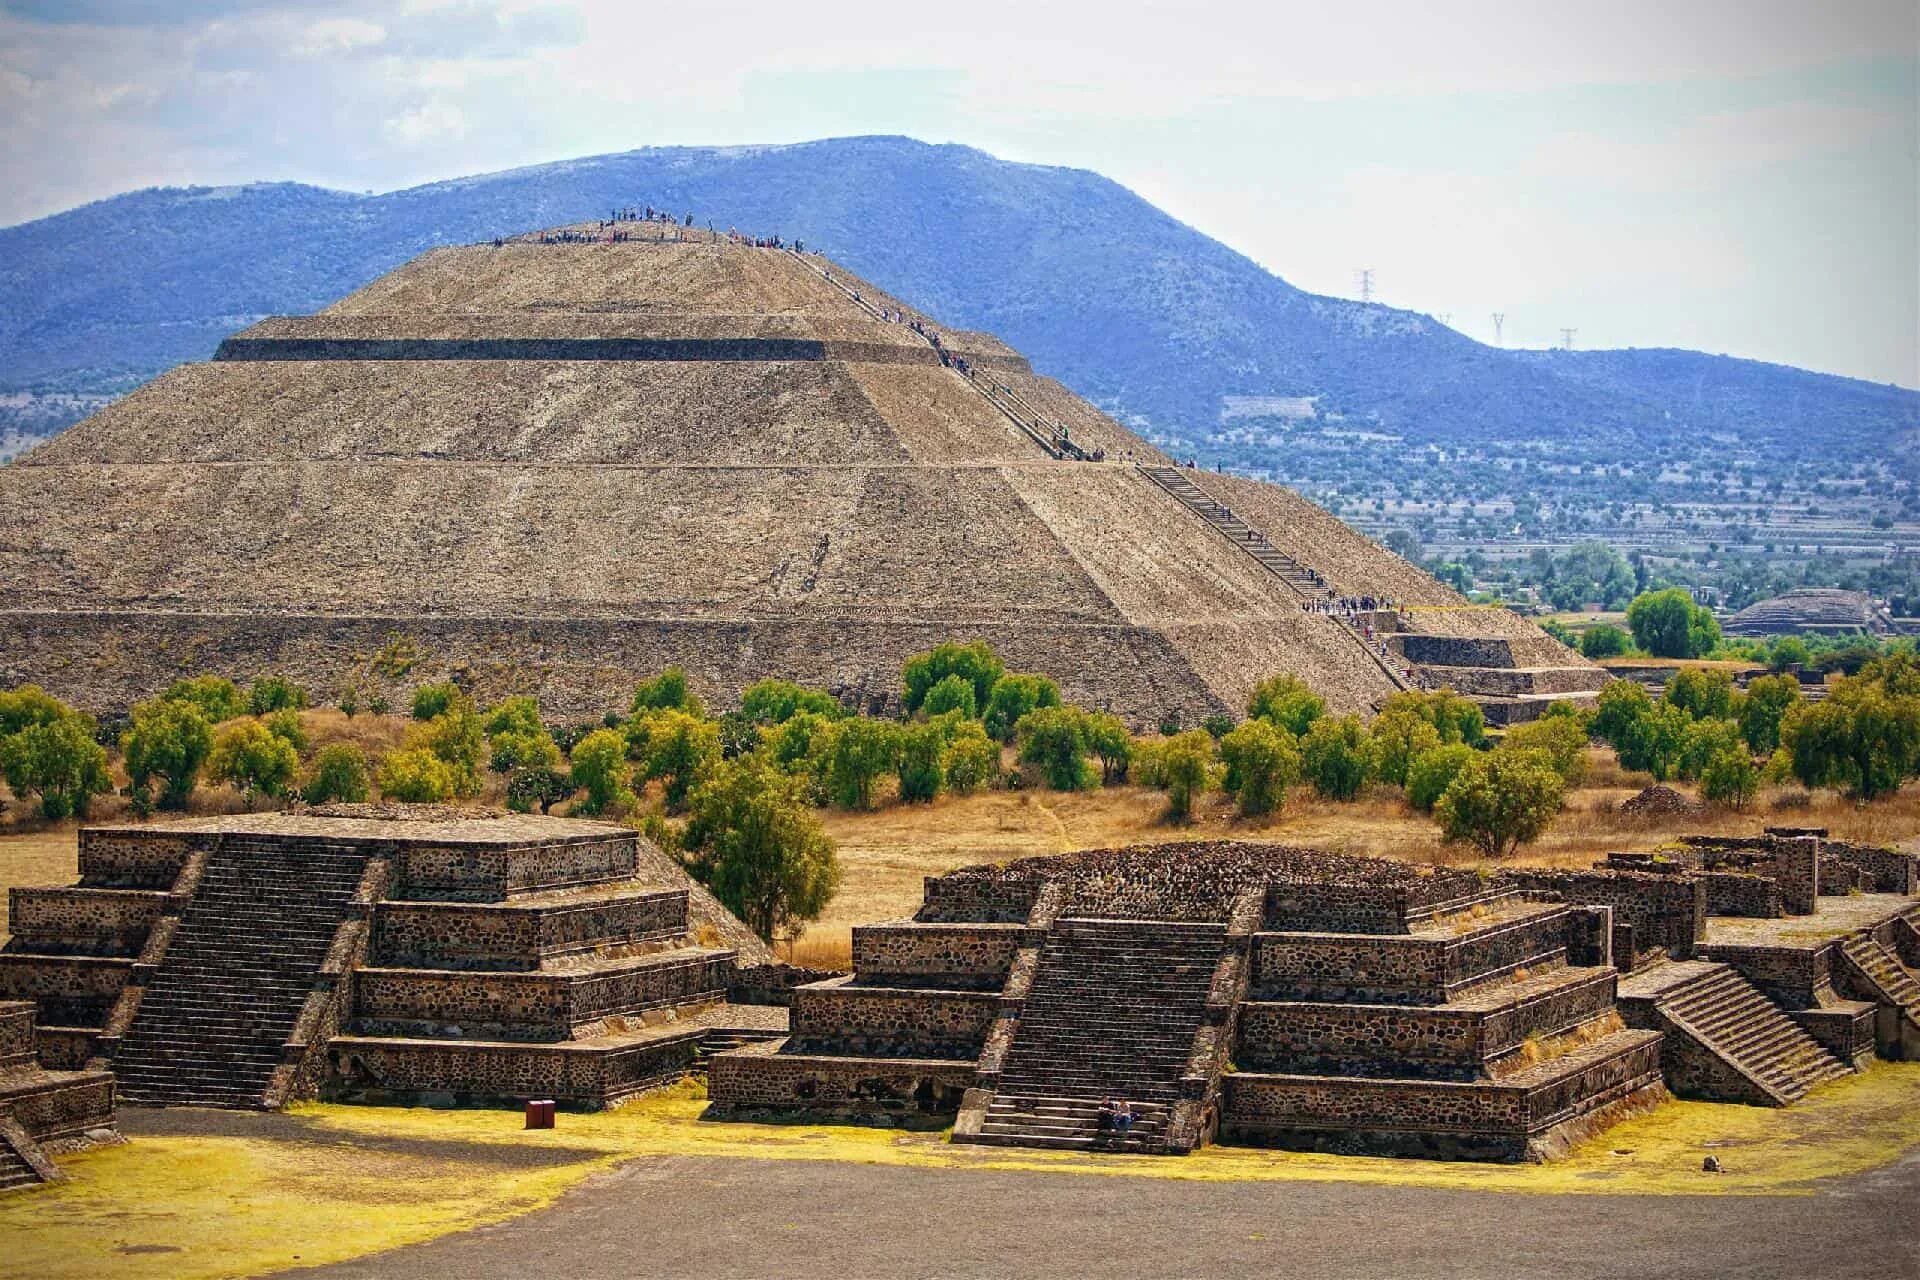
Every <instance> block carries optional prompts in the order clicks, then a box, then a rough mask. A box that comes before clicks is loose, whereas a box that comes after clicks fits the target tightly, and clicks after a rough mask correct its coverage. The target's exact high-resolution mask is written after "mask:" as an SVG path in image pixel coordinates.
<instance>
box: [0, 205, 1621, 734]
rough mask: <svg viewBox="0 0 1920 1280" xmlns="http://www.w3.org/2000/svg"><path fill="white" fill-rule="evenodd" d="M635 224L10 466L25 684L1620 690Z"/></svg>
mask: <svg viewBox="0 0 1920 1280" xmlns="http://www.w3.org/2000/svg"><path fill="white" fill-rule="evenodd" d="M617 225H618V226H620V227H621V228H622V230H621V234H623V235H625V236H627V237H629V238H626V239H623V240H621V241H619V242H612V241H610V240H609V236H610V235H611V234H612V233H613V230H614V229H612V228H588V229H586V230H585V231H583V232H580V233H578V234H579V237H580V238H579V239H577V240H576V239H571V238H569V239H568V240H566V241H565V242H560V243H554V242H551V241H552V239H553V237H551V236H528V237H521V238H518V239H515V240H510V241H507V242H506V243H504V244H480V245H472V246H466V247H455V248H443V249H437V250H434V251H432V252H429V253H426V254H424V255H422V256H421V257H419V258H417V259H415V260H414V261H413V262H410V263H408V264H407V265H405V266H403V267H401V268H399V269H398V270H396V271H393V272H391V273H390V274H388V275H386V276H383V277H381V278H380V279H378V280H376V281H374V282H373V283H372V284H370V285H368V286H367V287H366V288H364V289H361V290H360V291H359V292H357V293H355V294H353V295H351V296H350V297H347V298H345V299H344V300H342V301H340V302H338V303H336V304H335V305H333V306H331V307H329V308H327V309H326V310H325V311H323V312H321V313H319V314H318V315H313V316H303V317H275V318H271V319H268V320H265V321H263V322H261V323H259V324H256V325H254V326H253V327H252V328H250V329H247V330H246V331H244V332H243V333H242V334H240V335H239V336H238V337H236V338H234V339H232V340H230V341H228V342H227V343H226V344H225V345H223V347H222V348H221V350H220V352H219V354H218V355H217V356H216V357H215V359H214V360H212V361H210V362H207V363H202V364H193V365H187V366H183V367H181V368H178V369H175V370H173V371H172V372H170V373H167V374H166V375H164V376H162V377H160V378H158V379H156V380H154V381H153V382H151V383H149V384H147V385H146V386H144V387H142V388H140V389H139V390H138V391H136V392H134V393H133V394H131V395H129V396H127V397H126V398H125V399H123V400H121V401H119V402H118V403H116V404H114V405H112V406H111V407H109V408H107V409H105V410H103V411H102V412H100V413H99V414H96V415H95V416H94V417H92V418H90V419H88V420H87V421H85V422H83V423H81V424H79V425H78V426H75V427H74V428H72V429H71V430H70V431H68V432H66V433H65V434H64V435H62V436H60V437H58V438H56V439H55V440H53V441H52V442H50V443H49V444H47V445H45V446H43V447H41V448H39V449H38V450H35V451H34V452H32V453H30V454H28V455H26V456H25V457H23V458H22V459H20V460H19V461H18V462H17V463H15V464H14V465H12V466H8V467H5V468H3V469H0V582H5V583H6V584H7V586H8V589H7V591H6V592H5V593H4V598H0V682H12V681H18V680H26V679H32V680H38V681H41V682H43V683H45V684H47V685H48V686H49V687H50V688H53V689H55V690H56V691H59V692H61V693H62V694H63V695H65V696H68V697H72V698H76V699H78V700H80V701H82V702H84V703H87V704H89V705H91V706H94V707H96V708H100V709H110V708H114V707H119V706H124V705H125V704H126V703H128V702H129V701H131V700H133V699H135V698H138V697H141V696H146V695H148V694H150V693H152V692H153V691H154V690H156V689H157V688H159V687H161V686H163V685H165V684H166V683H167V682H168V681H170V680H172V679H174V678H176V677H178V676H180V675H182V674H192V673H201V672H207V671H219V672H224V673H226V674H229V675H232V676H235V677H237V678H243V679H244V678H247V677H250V676H252V675H254V674H256V673H259V672H262V671H267V670H278V671H283V672H287V673H289V674H291V675H293V676H295V677H297V678H300V679H302V680H304V681H305V682H307V683H308V684H309V685H310V686H311V687H313V688H314V689H315V690H316V692H319V693H322V694H327V693H330V692H331V691H332V690H334V689H336V688H339V687H341V684H342V682H344V681H345V680H347V679H349V678H350V675H351V673H352V672H353V671H354V670H356V669H357V668H360V667H364V665H365V664H366V663H367V661H368V658H369V655H371V654H374V653H376V652H378V651H380V650H381V649H382V646H383V645H386V644H387V643H388V642H389V641H390V640H391V639H392V638H394V637H396V636H399V637H404V638H405V639H406V641H407V642H408V644H409V646H410V647H411V648H412V649H413V650H414V651H416V652H417V653H418V654H420V655H421V659H420V661H419V662H418V663H417V664H416V665H415V666H414V667H413V668H412V669H411V670H410V672H409V678H410V679H416V680H420V679H430V678H436V677H438V676H440V675H445V674H451V675H455V676H457V677H459V678H462V679H465V680H467V681H469V682H470V683H472V684H473V686H474V687H475V691H476V692H477V693H479V694H482V695H483V696H484V695H490V694H495V693H499V692H506V691H523V692H537V693H539V694H540V695H541V696H542V697H543V699H544V700H545V702H546V705H547V706H548V707H549V709H550V710H552V711H554V712H556V713H560V714H579V715H586V714H598V713H600V712H602V711H604V710H607V709H610V708H613V707H616V706H619V705H621V704H622V702H623V699H624V696H625V692H626V691H627V690H628V689H629V688H630V686H631V683H632V681H633V679H634V677H635V675H636V674H638V673H644V672H648V671H652V670H656V669H658V668H660V667H661V666H664V665H666V664H669V663H679V664H681V665H683V666H685V667H687V668H688V669H689V671H690V672H691V673H692V674H693V676H694V678H695V680H696V682H697V683H698V684H700V685H701V686H702V687H703V688H704V690H705V692H707V693H708V694H709V695H710V696H711V697H713V698H716V699H717V700H719V701H720V702H722V703H724V702H725V701H726V700H727V699H728V698H729V697H730V696H733V695H734V694H736V693H737V691H738V690H739V689H740V688H741V687H742V686H744V685H745V684H748V683H750V682H752V681H753V680H755V679H758V678H761V677H764V676H768V675H779V676H787V677H793V678H798V679H802V680H806V681H811V682H815V683H819V684H823V685H826V686H828V687H830V688H833V689H835V690H836V691H838V692H840V693H841V694H842V695H843V696H847V697H849V698H850V699H852V700H855V701H859V702H863V703H867V704H869V705H873V704H877V703H878V702H879V701H880V700H882V699H884V698H885V697H886V696H888V695H889V694H890V693H891V692H892V691H893V690H895V689H896V687H897V683H898V672H899V667H900V663H901V660H902V659H903V658H904V657H906V656H907V655H908V654H910V653H913V652H915V651H917V650H921V649H925V648H927V647H929V646H931V645H933V644H935V643H937V642H939V641H942V640H947V639H960V640H966V639H971V638H975V637H982V638H985V639H987V640H989V641H991V642H992V643H993V644H994V645H995V646H996V647H997V648H998V649H999V650H1000V651H1001V653H1002V654H1003V655H1004V656H1005V657H1006V659H1007V660H1008V663H1009V665H1010V666H1012V667H1014V668H1016V669H1027V670H1037V671H1044V672H1047V673H1050V674H1052V675H1053V676H1055V677H1056V678H1057V679H1059V681H1060V682H1061V684H1062V686H1063V689H1064V690H1065V691H1066V692H1067V694H1068V695H1069V696H1070V697H1072V698H1076V699H1079V700H1082V701H1084V702H1086V703H1088V704H1091V705H1097V706H1106V707H1110V708H1112V709H1114V710H1116V711H1119V712H1121V713H1122V714H1124V715H1125V716H1126V717H1127V718H1128V719H1130V720H1132V721H1133V722H1135V723H1136V724H1152V723H1155V722H1157V721H1159V720H1161V719H1162V718H1163V717H1164V716H1166V715H1167V714H1168V713H1170V712H1178V713H1180V714H1181V715H1182V716H1183V717H1184V718H1185V720H1186V722H1187V723H1194V722H1195V721H1196V720H1197V719H1198V717H1200V716H1202V715H1205V714H1207V713H1210V712H1214V711H1220V710H1238V709H1240V708H1241V707H1242V706H1243V705H1244V703H1245V699H1246V696H1247V693H1248V691H1249V689H1250V688H1251V687H1252V685H1253V684H1254V683H1255V682H1256V681H1258V680H1259V679H1261V678H1262V677H1264V676H1267V675H1270V674H1273V673H1274V672H1277V671H1291V672H1295V673H1297V674H1299V675H1300V676H1302V677H1303V678H1305V679H1306V680H1308V681H1310V682H1311V683H1312V684H1313V685H1314V686H1315V687H1316V688H1317V689H1319V690H1320V691H1321V692H1322V693H1323V694H1324V695H1325V696H1326V697H1327V699H1328V701H1329V702H1330V703H1332V704H1333V705H1334V706H1335V707H1337V708H1347V709H1364V708H1365V707H1367V706H1369V705H1372V704H1375V703H1377V702H1378V701H1379V700H1380V699H1381V698H1382V697H1383V696H1385V695H1387V694H1390V693H1391V692H1393V691H1394V689H1395V688H1396V687H1399V686H1400V684H1402V683H1403V682H1405V681H1406V679H1407V673H1408V670H1409V667H1410V665H1412V666H1414V667H1421V666H1425V667H1429V668H1431V669H1433V670H1440V671H1441V673H1442V678H1440V679H1437V680H1435V682H1436V683H1453V684H1456V685H1458V686H1461V687H1466V686H1468V685H1471V684H1473V683H1474V682H1476V681H1477V682H1478V683H1479V684H1481V685H1484V686H1486V687H1482V688H1475V689H1473V690H1472V691H1473V692H1476V693H1479V694H1483V695H1490V696H1494V695H1497V700H1507V701H1511V699H1512V697H1513V696H1514V695H1520V696H1521V697H1522V698H1523V699H1524V698H1525V697H1528V696H1544V695H1546V694H1550V693H1553V692H1556V691H1564V690H1565V689H1567V688H1574V687H1590V684H1591V675H1592V672H1591V669H1590V668H1584V667H1583V666H1582V665H1581V664H1580V663H1579V661H1578V659H1575V658H1573V657H1571V656H1570V655H1569V654H1568V653H1567V651H1566V650H1564V649H1562V648H1560V647H1559V646H1557V645H1555V644H1553V642H1552V641H1550V640H1548V639H1547V638H1546V637H1545V636H1544V635H1542V634H1541V633H1540V632H1539V631H1538V630H1536V629H1535V628H1534V627H1532V626H1531V624H1528V623H1526V622H1524V621H1522V620H1520V619H1517V618H1514V617H1512V616H1511V615H1509V614H1507V613H1505V612H1503V611H1500V610H1488V609H1470V608H1467V607H1466V605H1465V602H1464V601H1463V600H1461V599H1460V598H1459V597H1458V596H1456V595H1454V594H1453V593H1452V592H1450V591H1448V590H1447V589H1445V588H1443V587H1441V586H1440V585H1439V584H1438V583H1436V582H1434V581H1433V580H1432V579H1431V578H1429V577H1427V576H1426V575H1425V574H1423V573H1421V572H1419V571H1418V570H1417V569H1415V568H1413V567H1411V566H1410V565H1408V564H1407V563H1405V562H1404V561H1402V560H1400V559H1398V558H1396V557H1395V556H1393V555H1391V554H1390V553H1388V552H1386V551H1385V550H1384V549H1382V548H1381V547H1379V546H1378V545H1376V544H1374V543H1372V542H1369V541H1367V540H1366V539H1364V538H1362V537H1360V536H1359V535H1357V534H1355V533H1353V532H1352V531H1351V530H1349V529H1347V528H1346V527H1345V526H1344V525H1342V524H1341V523H1340V522H1339V521H1337V520H1335V519H1333V518H1332V517H1331V516H1329V515H1327V514H1326V513H1324V512H1322V511H1320V510H1319V509H1318V508H1316V507H1314V506H1312V505H1311V504H1309V503H1307V502H1305V501H1303V500H1301V499H1300V498H1298V497H1296V496H1295V495H1294V494H1292V493H1290V492H1289V491H1287V490H1285V489H1282V488H1278V487H1275V486H1272V485H1267V484H1260V483H1256V482H1252V481H1246V480H1239V479H1232V478H1227V477H1221V476H1217V475H1214V474H1211V473H1205V472H1196V471H1190V470H1186V469H1178V470H1176V469H1173V468H1170V467H1167V466H1166V464H1167V462H1168V459H1166V458H1165V457H1164V456H1163V455H1162V454H1160V453H1159V452H1158V451H1157V450H1155V449H1154V448H1153V447H1152V446H1150V445H1148V444H1147V443H1145V442H1144V441H1143V440H1141V439H1140V438H1139V437H1137V436H1134V435H1133V434H1131V433H1130V432H1128V431H1127V430H1125V429H1124V428H1122V427H1121V426H1119V425H1118V424H1117V423H1115V422H1114V421H1112V420H1111V419H1109V418H1107V417H1106V416H1104V415H1103V414H1101V413H1100V412H1098V411H1097V410H1095V409H1094V408H1093V407H1092V406H1090V405H1088V404H1086V403H1085V402H1083V401H1081V400H1079V399H1078V398H1076V397H1075V396H1073V395H1072V394H1070V393H1069V392H1068V391H1066V390H1065V389H1064V388H1063V387H1061V386H1060V385H1059V384H1057V383H1054V382H1051V381H1049V380H1047V379H1045V378H1042V377H1039V376H1037V375H1036V374H1035V373H1034V372H1033V370H1032V369H1031V368H1030V366H1029V365H1028V364H1027V362H1026V360H1024V359H1023V358H1022V357H1021V356H1020V355H1019V354H1018V353H1016V352H1014V351H1013V350H1011V349H1009V348H1008V347H1007V346H1005V345H1004V344H1002V343H1000V342H999V341H997V340H995V339H994V338H992V337H990V336H988V335H986V334H981V333H966V332H956V331H950V330H946V329H944V327H942V326H939V325H937V324H936V323H935V322H933V321H931V320H930V319H928V318H926V317H925V316H924V315H923V314H921V313H919V312H916V311H914V310H912V309H911V308H909V307H908V306H907V305H906V304H904V303H902V302H900V301H898V300H895V299H893V298H889V297H887V296H885V295H883V294H882V293H881V292H880V291H879V290H877V289H875V288H873V287H872V286H870V285H867V284H865V283H864V282H862V281H860V280H858V279H856V278H854V277H852V276H851V275H849V274H847V273H846V272H844V271H843V270H841V269H840V268H839V267H838V266H837V265H835V264H833V263H831V262H829V261H828V260H826V259H825V258H822V257H819V256H817V255H814V254H806V255H801V254H796V253H793V252H791V251H790V250H784V249H772V248H756V247H753V246H751V245H747V244H736V243H732V242H729V241H728V240H726V239H725V238H721V239H719V240H718V241H713V240H708V239H704V238H703V239H700V240H697V241H692V240H689V241H680V240H677V239H676V238H675V237H677V236H679V235H681V234H683V233H681V232H678V231H672V232H668V231H664V230H663V229H661V228H659V227H657V226H655V225H652V224H637V225H628V224H617ZM929 333H932V334H935V335H937V340H929V337H928V336H927V335H928V334H929ZM1094 459H1098V460H1094ZM1229 513H1230V514H1229ZM1328 594H1334V595H1340V596H1356V597H1357V596H1376V597H1379V596H1384V597H1391V598H1392V599H1393V600H1395V601H1397V602H1399V603H1401V604H1402V605H1409V606H1412V609H1411V612H1410V613H1409V612H1407V611H1405V610H1402V611H1401V612H1400V613H1398V614H1396V615H1384V614H1383V615H1382V617H1381V618H1380V619H1379V620H1378V622H1379V627H1378V631H1377V632H1376V638H1375V640H1374V642H1373V643H1372V644H1371V645H1370V644H1369V643H1368V641H1367V640H1366V638H1365V637H1364V636H1363V634H1362V632H1361V630H1360V629H1359V628H1358V627H1356V626H1354V625H1350V624H1348V623H1345V622H1342V621H1338V620H1335V619H1333V618H1330V617H1327V616H1322V615H1320V614H1317V613H1311V612H1308V611H1306V609H1305V608H1304V607H1303V602H1304V601H1305V600H1306V599H1308V598H1309V597H1315V596H1318V597H1324V596H1326V595H1328ZM1395 630H1399V631H1404V632H1412V633H1414V634H1412V635H1408V636H1402V635H1395V636H1393V637H1392V640H1391V643H1392V647H1391V648H1390V649H1388V650H1387V651H1386V652H1385V653H1382V652H1381V646H1380V643H1379V640H1378V633H1379V632H1386V631H1395ZM1460 637H1473V638H1477V639H1478V640H1479V641H1480V642H1481V643H1479V644H1476V645H1466V646H1461V645H1460V644H1458V643H1457V640H1458V638H1460ZM1403 648H1404V649H1405V652H1404V653H1403V652H1402V649H1403ZM1463 655H1464V656H1463ZM1435 664H1440V665H1439V666H1436V665H1435ZM1446 664H1451V668H1452V669H1444V668H1446ZM1468 672H1478V673H1479V674H1478V675H1468V674H1466V673H1468ZM1420 678H1422V677H1421V675H1420V673H1419V672H1418V671H1416V672H1415V679H1420Z"/></svg>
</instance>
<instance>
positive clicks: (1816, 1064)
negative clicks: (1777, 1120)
mask: <svg viewBox="0 0 1920 1280" xmlns="http://www.w3.org/2000/svg"><path fill="white" fill-rule="evenodd" d="M1620 1001H1621V1006H1622V1008H1623V1010H1625V1011H1627V1012H1628V1013H1629V1014H1630V1015H1632V1014H1633V1013H1634V1012H1636V1011H1641V1012H1644V1011H1645V1006H1650V1007H1651V1012H1652V1014H1653V1021H1657V1023H1658V1029H1659V1030H1661V1031H1664V1032H1665V1033H1666V1034H1667V1036H1668V1043H1667V1046H1666V1050H1665V1052H1666V1055H1667V1057H1668V1058H1670V1059H1676V1061H1675V1069H1674V1070H1672V1071H1670V1072H1669V1073H1668V1075H1669V1078H1670V1079H1671V1080H1674V1081H1675V1082H1676V1085H1677V1087H1676V1092H1681V1093H1687V1092H1693V1091H1697V1090H1692V1089H1689V1087H1688V1084H1687V1081H1688V1079H1689V1077H1690V1075H1692V1074H1695V1073H1696V1072H1701V1071H1704V1072H1707V1073H1712V1074H1714V1075H1715V1076H1716V1077H1718V1078H1717V1079H1716V1081H1715V1084H1714V1087H1713V1088H1711V1090H1710V1092H1711V1094H1712V1096H1714V1097H1716V1098H1718V1097H1724V1096H1726V1094H1727V1092H1728V1088H1727V1083H1726V1082H1727V1079H1728V1078H1729V1077H1728V1073H1729V1072H1731V1073H1732V1074H1733V1076H1734V1077H1737V1078H1740V1079H1744V1080H1745V1081H1748V1082H1751V1084H1752V1085H1753V1086H1756V1087H1754V1088H1751V1089H1748V1090H1744V1091H1742V1090H1739V1089H1738V1088H1737V1083H1738V1082H1737V1080H1736V1081H1735V1084H1736V1088H1735V1091H1736V1092H1745V1093H1746V1094H1747V1096H1746V1098H1745V1100H1746V1101H1749V1102H1752V1103H1755V1104H1758V1105H1762V1106H1786V1105H1788V1104H1791V1103H1794V1102H1798V1101H1799V1100H1800V1099H1801V1098H1803V1097H1805V1096H1806V1095H1807V1092H1808V1090H1810V1089H1812V1088H1813V1087H1814V1086H1815V1085H1818V1084H1823V1083H1825V1082H1826V1081H1828V1080H1835V1079H1838V1078H1839V1077H1841V1076H1844V1075H1846V1074H1848V1071H1849V1068H1848V1067H1847V1065H1846V1064H1844V1063H1842V1062H1841V1061H1840V1060H1839V1059H1838V1058H1836V1057H1834V1056H1833V1054H1831V1053H1829V1052H1828V1051H1827V1050H1826V1049H1825V1048H1823V1047H1822V1046H1821V1045H1820V1043H1819V1042H1818V1041H1817V1040H1815V1039H1814V1038H1813V1037H1812V1036H1810V1035H1808V1034H1807V1032H1806V1031H1805V1030H1804V1029H1803V1028H1802V1027H1801V1026H1800V1025H1799V1024H1798V1023H1796V1022H1794V1021H1793V1020H1792V1019H1791V1018H1789V1017H1788V1016H1787V1015H1786V1014H1785V1013H1784V1012H1782V1011H1781V1009H1780V1007H1779V1006H1778V1005H1776V1004H1774V1003H1773V1001H1771V1000H1769V999H1768V998H1767V997H1766V996H1765V995H1764V994H1762V993H1761V991H1760V989H1759V988H1758V987H1755V986H1754V985H1753V984H1752V983H1751V982H1748V981H1747V980H1746V978H1744V977H1742V976H1741V974H1740V971H1739V970H1737V969H1735V968H1734V967H1733V966H1732V965H1728V964H1714V963H1709V962H1705V961H1679V962H1673V963H1669V964H1666V965H1661V966H1656V967H1655V968H1654V969H1653V970H1651V971H1649V972H1647V973H1636V974H1635V975H1633V977H1631V978H1629V979H1628V980H1626V981H1625V982H1623V983H1622V985H1621V989H1620ZM1634 1021H1635V1022H1636V1023H1637V1024H1638V1023H1640V1022H1641V1019H1640V1018H1634ZM1696 1054H1697V1055H1705V1056H1706V1057H1707V1058H1708V1059H1710V1061H1708V1062H1705V1063H1700V1062H1698V1061H1697V1060H1696V1061H1693V1062H1690V1061H1689V1059H1690V1058H1691V1057H1692V1055H1696ZM1690 1065H1691V1066H1692V1067H1693V1068H1694V1071H1690V1070H1689V1066H1690ZM1703 1083H1704V1082H1703Z"/></svg>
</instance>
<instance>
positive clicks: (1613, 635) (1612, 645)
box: [1580, 622, 1627, 658]
mask: <svg viewBox="0 0 1920 1280" xmlns="http://www.w3.org/2000/svg"><path fill="white" fill-rule="evenodd" d="M1626 651H1627V633H1626V632H1624V631H1622V630H1621V629H1620V628H1618V627H1615V626H1610V625H1608V624H1607V623H1604V622H1602V623H1598V624H1596V625H1594V626H1591V627H1588V628H1587V629H1586V630H1585V631H1583V632H1581V633H1580V656H1581V657H1583V658H1617V657H1619V656H1620V655H1621V654H1623V653H1625V652H1626Z"/></svg>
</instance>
